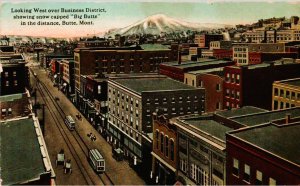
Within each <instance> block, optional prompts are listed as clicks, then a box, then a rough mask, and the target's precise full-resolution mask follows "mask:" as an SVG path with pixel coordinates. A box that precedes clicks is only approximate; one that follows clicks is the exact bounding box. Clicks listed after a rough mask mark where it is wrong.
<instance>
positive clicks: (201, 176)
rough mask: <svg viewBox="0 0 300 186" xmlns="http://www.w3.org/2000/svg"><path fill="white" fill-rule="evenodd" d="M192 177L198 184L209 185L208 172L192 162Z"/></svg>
mask: <svg viewBox="0 0 300 186" xmlns="http://www.w3.org/2000/svg"><path fill="white" fill-rule="evenodd" d="M190 174H191V178H192V179H193V180H195V181H196V184H197V185H208V181H209V177H208V173H207V172H206V171H204V170H203V169H202V168H200V167H199V166H198V165H196V164H194V163H192V164H191V167H190Z"/></svg>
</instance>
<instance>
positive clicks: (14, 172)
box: [0, 115, 55, 185]
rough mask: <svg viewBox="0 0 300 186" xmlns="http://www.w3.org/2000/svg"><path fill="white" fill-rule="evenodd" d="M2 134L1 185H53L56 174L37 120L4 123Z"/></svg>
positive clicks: (18, 119) (24, 119)
mask: <svg viewBox="0 0 300 186" xmlns="http://www.w3.org/2000/svg"><path fill="white" fill-rule="evenodd" d="M0 130H1V146H2V148H1V161H0V166H1V182H2V183H1V184H3V185H21V184H24V185H28V184H29V185H52V184H53V183H54V178H55V173H54V169H53V168H52V166H51V161H50V157H49V154H48V152H47V147H46V143H45V141H44V137H43V134H42V130H41V127H40V124H39V121H38V118H36V117H35V116H34V115H29V116H27V117H18V118H13V119H7V120H2V119H1V122H0ZM3 147H5V148H3Z"/></svg>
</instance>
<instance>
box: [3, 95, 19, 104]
mask: <svg viewBox="0 0 300 186" xmlns="http://www.w3.org/2000/svg"><path fill="white" fill-rule="evenodd" d="M22 98H23V94H21V93H20V94H9V95H5V96H0V102H1V103H3V102H8V101H14V100H17V99H22Z"/></svg>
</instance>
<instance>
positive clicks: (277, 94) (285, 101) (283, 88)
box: [272, 78, 300, 110]
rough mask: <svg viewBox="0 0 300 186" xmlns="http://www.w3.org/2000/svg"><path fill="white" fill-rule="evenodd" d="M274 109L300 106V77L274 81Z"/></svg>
mask: <svg viewBox="0 0 300 186" xmlns="http://www.w3.org/2000/svg"><path fill="white" fill-rule="evenodd" d="M272 95H273V96H272V98H273V99H272V110H280V109H286V108H291V107H297V106H300V78H295V79H288V80H282V81H275V82H274V83H273V94H272Z"/></svg>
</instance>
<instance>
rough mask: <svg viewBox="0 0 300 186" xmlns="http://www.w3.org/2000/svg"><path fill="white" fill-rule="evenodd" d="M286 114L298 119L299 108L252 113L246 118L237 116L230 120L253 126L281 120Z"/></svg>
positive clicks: (299, 114)
mask: <svg viewBox="0 0 300 186" xmlns="http://www.w3.org/2000/svg"><path fill="white" fill-rule="evenodd" d="M286 114H291V117H292V118H293V117H299V116H300V107H295V108H290V109H285V110H278V111H267V112H262V113H256V114H255V113H254V114H249V115H246V116H237V117H232V118H230V119H231V120H233V121H236V122H238V123H240V124H243V125H247V126H254V125H259V124H263V123H269V122H271V121H273V120H278V119H283V118H285V116H286Z"/></svg>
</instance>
